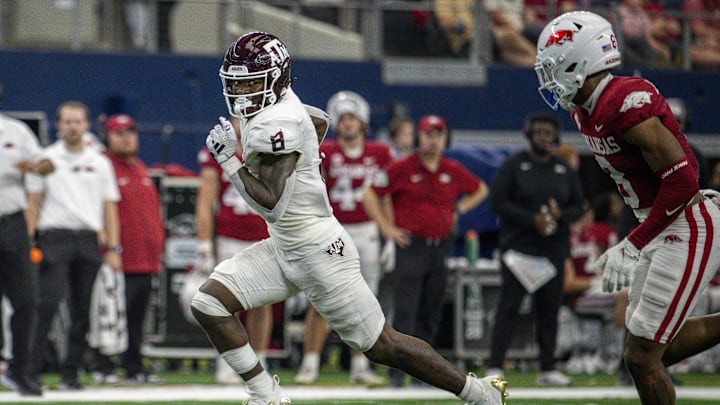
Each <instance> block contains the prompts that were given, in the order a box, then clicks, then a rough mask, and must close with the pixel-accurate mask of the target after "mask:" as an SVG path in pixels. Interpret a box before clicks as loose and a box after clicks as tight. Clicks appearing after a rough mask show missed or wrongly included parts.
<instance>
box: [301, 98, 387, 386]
mask: <svg viewBox="0 0 720 405" xmlns="http://www.w3.org/2000/svg"><path fill="white" fill-rule="evenodd" d="M327 112H328V114H329V115H330V120H331V121H330V127H331V128H332V129H333V131H334V132H335V141H333V140H325V142H323V143H322V144H321V145H320V152H321V153H323V154H324V155H325V157H324V158H323V161H322V163H321V166H320V168H321V171H322V173H323V177H324V178H325V183H326V184H327V190H328V197H329V199H330V205H331V206H332V209H333V213H334V214H335V217H336V218H337V219H338V221H340V223H341V224H343V226H344V227H345V230H346V231H347V232H348V234H349V235H350V237H351V238H352V240H353V242H355V246H356V247H357V249H358V253H359V254H360V271H361V272H362V275H363V278H364V279H365V281H366V282H367V283H368V286H370V289H371V290H372V292H373V293H374V294H375V295H377V292H378V284H379V283H380V276H381V271H380V263H379V258H380V231H379V230H378V226H377V223H375V221H373V220H371V219H370V218H369V217H368V216H367V214H366V213H365V207H364V206H363V202H362V195H363V191H364V190H365V188H366V187H367V186H368V185H369V184H370V182H371V181H372V179H373V178H374V176H375V174H376V173H377V172H379V171H380V170H381V169H382V168H383V167H384V166H385V165H386V164H387V163H389V162H390V161H391V160H392V156H391V153H390V148H389V147H388V146H387V145H386V144H384V143H380V142H374V141H369V140H366V139H365V135H366V134H367V133H368V131H369V129H370V105H369V104H368V102H367V101H366V100H365V99H364V98H363V97H362V96H361V95H359V94H357V93H355V92H353V91H340V92H337V93H335V94H334V95H333V96H332V97H330V99H329V100H328V104H327ZM327 334H328V327H327V322H326V321H325V320H324V319H323V318H322V317H321V316H320V315H319V314H318V313H317V311H316V310H315V308H314V307H312V306H309V308H308V312H307V315H306V317H305V340H304V342H303V348H304V353H303V362H302V364H301V365H300V369H299V370H298V374H297V375H296V376H295V382H296V383H299V384H312V383H313V382H315V380H317V377H318V372H319V369H320V354H321V352H322V349H323V346H324V345H325V340H326V338H327ZM350 382H353V383H364V384H371V385H377V384H382V383H383V379H382V378H380V377H378V376H377V375H376V374H375V373H374V372H373V371H372V370H371V369H370V366H369V363H368V361H367V358H366V357H365V356H363V354H362V352H360V351H357V350H353V351H352V357H351V362H350Z"/></svg>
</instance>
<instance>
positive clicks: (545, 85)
mask: <svg viewBox="0 0 720 405" xmlns="http://www.w3.org/2000/svg"><path fill="white" fill-rule="evenodd" d="M618 65H620V51H619V50H618V44H617V39H616V38H615V33H614V32H613V29H612V25H610V22H608V21H607V20H606V19H604V18H603V17H601V16H599V15H597V14H595V13H591V12H588V11H572V12H569V13H565V14H563V15H561V16H559V17H557V18H555V19H554V20H552V21H551V22H550V23H548V25H547V26H545V28H544V29H543V31H542V33H541V34H540V37H539V38H538V43H537V60H536V62H535V72H536V73H537V76H538V80H539V82H540V87H538V91H539V92H540V96H541V97H542V98H543V100H545V102H546V103H547V104H548V105H549V106H550V108H552V109H553V110H557V108H558V105H559V106H560V107H562V108H564V109H566V110H572V109H573V108H575V104H574V103H573V102H572V99H573V98H574V97H575V95H576V94H577V91H578V89H580V88H581V87H582V86H583V84H584V83H585V79H586V78H587V77H588V76H590V75H592V74H595V73H598V72H601V71H603V70H608V69H612V68H614V67H616V66H618Z"/></svg>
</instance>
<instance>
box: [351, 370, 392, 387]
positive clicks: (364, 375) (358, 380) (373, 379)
mask: <svg viewBox="0 0 720 405" xmlns="http://www.w3.org/2000/svg"><path fill="white" fill-rule="evenodd" d="M350 382H351V383H353V384H368V385H383V384H385V380H383V379H382V378H381V377H380V376H379V375H377V374H375V373H374V372H373V371H372V370H370V369H369V368H366V369H363V370H358V371H355V372H351V373H350Z"/></svg>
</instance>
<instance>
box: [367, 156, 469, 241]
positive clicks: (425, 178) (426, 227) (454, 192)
mask: <svg viewBox="0 0 720 405" xmlns="http://www.w3.org/2000/svg"><path fill="white" fill-rule="evenodd" d="M481 182H482V180H481V179H480V178H478V177H477V176H475V175H474V174H473V173H472V172H470V171H469V170H468V169H467V168H465V166H463V165H462V164H460V163H459V162H457V161H455V160H452V159H448V158H445V157H443V158H442V159H441V161H440V166H439V167H438V170H437V171H436V172H435V173H431V172H429V171H428V170H427V169H426V168H425V167H424V166H423V165H422V162H421V161H420V158H419V157H418V155H417V154H416V153H413V154H411V155H408V156H405V157H403V158H400V159H397V160H395V161H393V162H391V163H390V164H389V165H388V166H387V167H386V169H385V170H384V171H383V172H382V173H381V174H380V175H379V176H377V177H376V179H375V181H374V183H373V186H372V187H373V190H374V191H375V192H376V193H377V194H378V195H379V196H384V195H388V194H389V195H390V196H391V197H392V202H393V210H394V213H395V225H396V226H398V227H399V228H403V229H407V230H408V231H410V232H411V233H412V235H413V236H417V237H421V238H447V237H448V236H450V231H451V227H452V223H453V215H454V213H455V202H456V201H457V199H458V197H460V195H462V194H470V193H473V192H475V191H476V190H477V189H478V187H480V184H481Z"/></svg>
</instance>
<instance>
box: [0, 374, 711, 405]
mask: <svg viewBox="0 0 720 405" xmlns="http://www.w3.org/2000/svg"><path fill="white" fill-rule="evenodd" d="M378 371H379V373H380V374H381V375H383V376H386V375H387V374H386V372H387V370H386V369H385V368H383V367H380V368H379V370H378ZM275 374H277V375H278V376H279V378H280V381H281V383H282V384H283V385H284V386H286V387H293V386H294V384H293V378H294V376H295V372H294V371H293V370H285V369H283V370H276V371H275ZM479 374H481V373H479ZM158 375H159V376H160V377H161V378H162V379H163V380H164V385H165V386H168V387H170V386H182V385H208V386H215V385H214V375H213V372H212V370H211V368H210V367H208V366H206V365H202V364H201V365H200V367H199V368H198V369H195V370H193V369H191V368H189V367H187V366H184V367H181V368H180V369H178V370H174V371H165V372H161V373H159V374H158ZM506 378H507V380H508V381H509V382H510V385H509V386H508V391H509V392H510V398H509V399H508V405H631V404H632V405H637V403H638V401H637V399H596V398H587V399H533V398H513V397H512V393H513V388H534V387H535V386H534V380H535V373H534V372H529V373H520V372H512V371H511V372H508V373H507V375H506ZM573 379H574V383H573V387H614V386H615V375H606V374H598V375H596V376H580V375H575V376H573ZM678 379H679V380H680V381H681V383H682V386H683V387H711V386H714V387H717V386H720V375H718V374H686V375H680V376H678ZM347 380H348V373H347V372H344V371H341V370H337V369H335V368H332V367H330V368H328V367H326V368H324V369H323V372H322V373H321V375H320V378H319V380H318V382H317V383H316V384H314V385H312V386H311V387H313V388H314V389H322V388H323V387H328V388H331V387H341V386H346V385H347ZM80 381H81V382H82V383H83V384H85V385H86V386H88V387H89V388H92V387H96V386H93V385H92V384H91V380H90V377H89V376H87V375H84V376H82V377H81V379H80ZM43 383H44V384H45V386H47V387H48V388H50V389H55V388H57V385H58V383H59V377H58V376H57V375H53V374H49V375H45V376H44V378H43ZM119 386H121V387H122V386H123V385H119ZM125 387H127V386H125ZM199 389H202V387H200V388H199ZM552 389H553V388H545V390H552ZM0 390H4V388H0ZM238 390H240V392H242V390H243V388H242V387H238ZM0 392H2V391H0ZM108 399H109V400H103V401H102V402H97V403H102V404H117V405H120V404H136V405H137V404H155V403H158V402H157V401H147V402H144V401H140V402H138V401H137V400H133V401H124V402H123V401H119V399H121V398H108ZM115 400H118V401H115ZM0 402H2V403H13V402H8V401H7V400H5V401H0ZM33 402H36V401H33ZM238 402H239V401H211V402H201V401H172V402H171V403H173V404H208V403H212V404H218V405H220V404H237V403H238ZM17 403H20V401H18V402H17ZM41 403H44V404H68V402H59V401H56V402H51V401H42V402H41ZM84 403H92V402H84ZM165 403H170V402H165ZM718 403H720V399H715V400H712V399H708V400H695V399H680V400H678V401H677V404H678V405H710V404H718ZM293 404H296V405H310V404H314V405H325V404H327V405H329V404H341V405H349V404H358V405H361V404H382V405H385V404H387V405H394V404H414V405H451V404H452V405H458V404H460V402H459V401H458V400H452V399H448V400H443V399H428V400H422V399H412V400H389V399H388V400H357V399H356V400H313V401H307V400H294V401H293Z"/></svg>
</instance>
